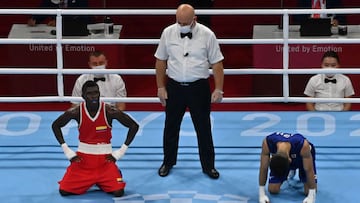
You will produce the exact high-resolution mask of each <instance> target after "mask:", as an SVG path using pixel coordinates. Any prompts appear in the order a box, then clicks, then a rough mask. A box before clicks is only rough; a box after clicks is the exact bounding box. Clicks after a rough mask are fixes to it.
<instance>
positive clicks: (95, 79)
mask: <svg viewBox="0 0 360 203" xmlns="http://www.w3.org/2000/svg"><path fill="white" fill-rule="evenodd" d="M97 81H103V82H104V81H105V78H94V82H97Z"/></svg>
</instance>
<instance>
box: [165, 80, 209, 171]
mask: <svg viewBox="0 0 360 203" xmlns="http://www.w3.org/2000/svg"><path fill="white" fill-rule="evenodd" d="M166 88H167V93H168V99H167V100H166V108H165V115H166V118H165V128H164V137H163V150H164V162H163V164H165V165H167V166H172V165H175V164H176V160H177V153H178V145H179V132H180V126H181V122H182V119H183V116H184V114H185V112H186V109H187V108H188V109H189V112H190V115H191V119H192V122H193V124H194V128H195V131H196V135H197V141H198V150H199V156H200V161H201V166H202V169H203V170H210V169H213V168H215V167H214V159H215V153H214V144H213V139H212V133H211V122H210V110H211V92H210V85H209V81H208V79H200V80H197V81H195V82H192V83H189V84H181V83H178V82H176V81H174V80H172V79H170V78H169V80H168V83H167V86H166Z"/></svg>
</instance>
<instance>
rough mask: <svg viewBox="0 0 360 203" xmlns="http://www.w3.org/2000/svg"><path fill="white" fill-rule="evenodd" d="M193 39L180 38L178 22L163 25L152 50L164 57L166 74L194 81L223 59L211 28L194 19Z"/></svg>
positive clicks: (186, 80) (176, 78)
mask: <svg viewBox="0 0 360 203" xmlns="http://www.w3.org/2000/svg"><path fill="white" fill-rule="evenodd" d="M191 32H192V39H189V38H188V37H184V38H181V37H180V30H179V26H178V24H177V23H175V24H172V25H170V26H168V27H166V28H165V29H164V31H163V33H162V34H161V38H160V42H159V45H158V47H157V50H156V52H155V57H156V58H157V59H159V60H167V71H168V72H167V74H168V76H169V77H170V78H172V79H174V80H176V81H178V82H193V81H196V80H198V79H205V78H208V77H209V75H210V74H209V68H210V67H211V64H215V63H217V62H219V61H222V60H223V59H224V56H223V55H222V53H221V51H220V46H219V43H218V41H217V39H216V36H215V34H214V32H213V31H211V30H210V29H209V28H208V27H206V26H204V25H202V24H200V23H198V22H196V24H195V26H194V27H193V29H192V31H191Z"/></svg>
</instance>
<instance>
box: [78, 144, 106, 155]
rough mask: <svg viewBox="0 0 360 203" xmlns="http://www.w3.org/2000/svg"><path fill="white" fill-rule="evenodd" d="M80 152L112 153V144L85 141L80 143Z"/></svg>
mask: <svg viewBox="0 0 360 203" xmlns="http://www.w3.org/2000/svg"><path fill="white" fill-rule="evenodd" d="M78 152H81V153H85V154H111V153H112V146H111V144H86V143H83V142H80V143H79V146H78Z"/></svg>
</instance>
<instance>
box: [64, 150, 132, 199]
mask: <svg viewBox="0 0 360 203" xmlns="http://www.w3.org/2000/svg"><path fill="white" fill-rule="evenodd" d="M77 155H78V156H79V157H80V158H81V161H80V162H72V163H71V164H70V166H69V167H68V168H67V170H66V173H65V175H64V177H63V179H62V180H61V181H59V184H60V190H64V191H66V192H71V193H74V194H84V193H85V192H86V191H87V190H88V189H89V188H90V187H92V186H93V185H97V186H98V187H99V188H100V189H102V190H103V191H105V192H114V191H117V190H121V189H124V188H125V185H126V183H125V182H123V180H122V175H121V171H120V170H119V169H118V167H117V165H116V164H115V163H114V162H112V161H108V160H106V155H105V154H102V155H92V154H84V153H81V152H77Z"/></svg>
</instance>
